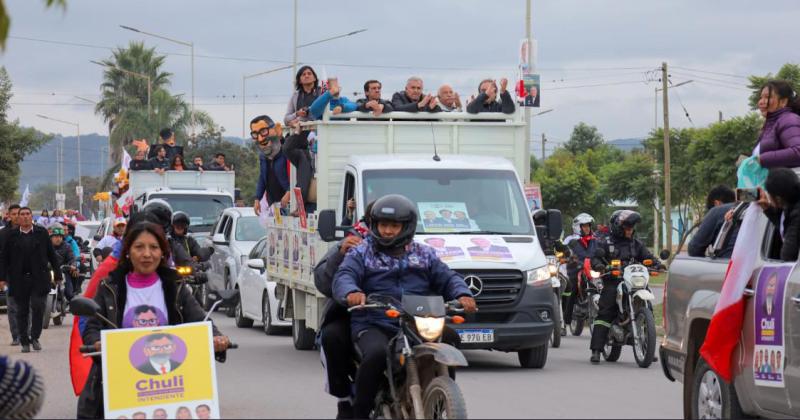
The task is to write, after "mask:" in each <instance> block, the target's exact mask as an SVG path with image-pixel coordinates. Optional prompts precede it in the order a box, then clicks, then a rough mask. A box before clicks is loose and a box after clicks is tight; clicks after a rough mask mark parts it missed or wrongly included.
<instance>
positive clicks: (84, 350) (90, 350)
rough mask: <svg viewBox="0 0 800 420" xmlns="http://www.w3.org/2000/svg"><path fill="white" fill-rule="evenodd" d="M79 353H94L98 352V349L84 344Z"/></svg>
mask: <svg viewBox="0 0 800 420" xmlns="http://www.w3.org/2000/svg"><path fill="white" fill-rule="evenodd" d="M78 351H80V352H81V353H94V352H95V351H97V349H95V348H94V346H92V345H88V344H84V345H82V346H80V348H79V349H78Z"/></svg>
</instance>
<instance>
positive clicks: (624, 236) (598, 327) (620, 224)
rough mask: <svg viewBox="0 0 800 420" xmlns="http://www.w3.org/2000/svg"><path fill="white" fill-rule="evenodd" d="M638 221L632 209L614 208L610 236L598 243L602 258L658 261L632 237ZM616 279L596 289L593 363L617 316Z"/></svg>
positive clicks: (638, 216) (605, 280) (605, 281)
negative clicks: (597, 294) (598, 291)
mask: <svg viewBox="0 0 800 420" xmlns="http://www.w3.org/2000/svg"><path fill="white" fill-rule="evenodd" d="M641 220H642V217H641V216H640V215H639V213H637V212H635V211H633V210H617V211H615V212H614V213H612V214H611V220H610V222H609V230H610V235H609V237H608V240H607V241H605V242H603V243H601V244H600V247H601V249H602V250H603V253H604V256H603V259H604V260H605V261H611V260H620V261H621V262H622V263H623V264H628V263H642V262H643V261H644V260H648V259H649V260H653V262H654V264H656V265H660V264H661V263H660V261H659V260H658V259H656V258H655V257H654V256H653V254H652V253H651V252H650V250H649V249H647V247H646V246H645V245H644V243H642V241H640V240H638V239H636V224H637V223H639V222H640V221H641ZM593 264H594V263H593ZM620 281H621V279H620V278H609V277H604V279H603V290H602V291H601V292H600V301H599V303H598V306H599V310H598V314H597V319H595V321H594V331H593V332H592V341H591V345H590V348H591V350H592V357H591V359H590V361H591V362H592V363H594V364H597V363H600V352H601V351H603V348H604V347H605V344H606V341H607V340H608V332H609V330H610V328H611V323H612V322H613V321H614V319H615V318H616V317H617V316H618V311H619V310H618V308H617V285H619V283H620Z"/></svg>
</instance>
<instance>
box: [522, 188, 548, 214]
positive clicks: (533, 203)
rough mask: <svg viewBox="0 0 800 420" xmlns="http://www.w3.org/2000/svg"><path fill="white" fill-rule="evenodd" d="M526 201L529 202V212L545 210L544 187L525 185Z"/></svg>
mask: <svg viewBox="0 0 800 420" xmlns="http://www.w3.org/2000/svg"><path fill="white" fill-rule="evenodd" d="M525 200H526V201H527V202H528V210H531V211H533V210H536V209H541V208H544V207H543V206H542V187H540V186H539V184H525Z"/></svg>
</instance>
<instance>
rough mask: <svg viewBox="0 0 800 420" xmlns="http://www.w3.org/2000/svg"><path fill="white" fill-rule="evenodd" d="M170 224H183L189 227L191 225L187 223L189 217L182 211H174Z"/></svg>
mask: <svg viewBox="0 0 800 420" xmlns="http://www.w3.org/2000/svg"><path fill="white" fill-rule="evenodd" d="M172 224H173V225H178V224H183V225H186V226H189V225H190V224H191V222H190V221H189V215H188V214H186V213H184V212H182V211H176V212H175V213H172Z"/></svg>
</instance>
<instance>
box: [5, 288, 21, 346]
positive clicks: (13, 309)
mask: <svg viewBox="0 0 800 420" xmlns="http://www.w3.org/2000/svg"><path fill="white" fill-rule="evenodd" d="M7 293H8V289H6V308H7V310H6V312H7V313H8V328H9V329H10V330H11V339H12V340H19V327H18V326H17V302H16V301H15V300H14V298H13V297H11V296H8V294H7Z"/></svg>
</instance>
